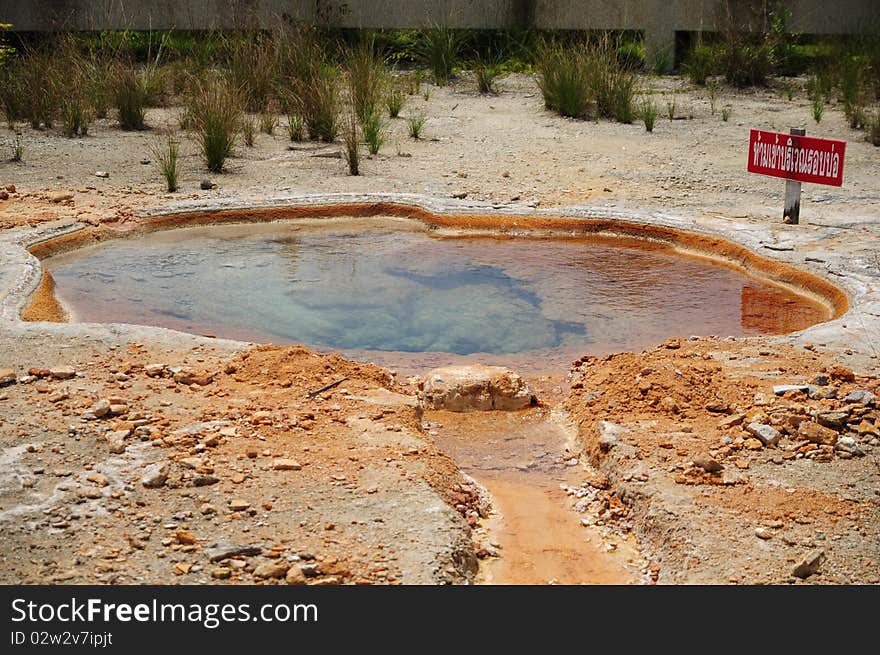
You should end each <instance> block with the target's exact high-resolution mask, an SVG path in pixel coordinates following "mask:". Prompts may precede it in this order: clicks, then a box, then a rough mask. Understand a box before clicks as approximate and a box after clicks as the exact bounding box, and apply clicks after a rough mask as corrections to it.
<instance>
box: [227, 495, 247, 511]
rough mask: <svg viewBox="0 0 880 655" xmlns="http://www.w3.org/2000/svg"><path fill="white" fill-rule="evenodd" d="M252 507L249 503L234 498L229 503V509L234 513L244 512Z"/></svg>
mask: <svg viewBox="0 0 880 655" xmlns="http://www.w3.org/2000/svg"><path fill="white" fill-rule="evenodd" d="M250 506H251V504H250V503H249V502H248V501H246V500H242V499H241V498H233V499H232V500H230V501H229V509H231V510H232V511H233V512H243V511H245V510H247V509H250Z"/></svg>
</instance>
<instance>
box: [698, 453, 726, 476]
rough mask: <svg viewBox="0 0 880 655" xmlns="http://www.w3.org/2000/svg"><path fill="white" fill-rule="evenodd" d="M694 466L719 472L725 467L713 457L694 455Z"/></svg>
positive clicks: (710, 471) (707, 470) (709, 471)
mask: <svg viewBox="0 0 880 655" xmlns="http://www.w3.org/2000/svg"><path fill="white" fill-rule="evenodd" d="M693 461H694V466H699V467H700V468H701V469H703V470H704V471H706V473H718V472H719V471H721V470H723V469H724V466H723V465H722V464H721V463H720V462H718V461H717V460H714V459H712V458H711V457H694V460H693Z"/></svg>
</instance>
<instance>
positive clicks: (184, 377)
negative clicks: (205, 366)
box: [174, 366, 195, 386]
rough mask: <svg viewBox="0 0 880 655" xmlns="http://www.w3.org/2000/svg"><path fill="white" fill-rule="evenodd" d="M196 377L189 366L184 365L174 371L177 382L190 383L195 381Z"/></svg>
mask: <svg viewBox="0 0 880 655" xmlns="http://www.w3.org/2000/svg"><path fill="white" fill-rule="evenodd" d="M194 379H195V373H194V372H193V370H192V369H191V368H190V367H189V366H183V367H181V368H179V369H177V370H176V371H174V381H175V382H177V384H185V385H187V386H188V385H190V384H192V383H193V380H194Z"/></svg>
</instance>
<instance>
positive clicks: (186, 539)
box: [174, 530, 196, 545]
mask: <svg viewBox="0 0 880 655" xmlns="http://www.w3.org/2000/svg"><path fill="white" fill-rule="evenodd" d="M174 538H175V539H177V543H179V544H184V545H192V544H194V543H196V536H195V535H194V534H193V533H192V532H189V531H187V530H178V531H177V532H175V533H174Z"/></svg>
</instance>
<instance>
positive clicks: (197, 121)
mask: <svg viewBox="0 0 880 655" xmlns="http://www.w3.org/2000/svg"><path fill="white" fill-rule="evenodd" d="M242 104H243V103H242V99H241V96H240V94H239V92H238V89H236V88H234V87H233V86H232V85H231V84H230V83H229V82H228V81H227V80H225V79H222V78H208V79H207V80H197V81H196V82H195V83H194V91H193V93H192V95H191V96H190V98H189V99H188V103H187V115H188V118H189V124H190V125H191V126H192V129H193V130H194V131H195V134H196V139H197V140H198V142H199V146H200V147H201V151H202V156H203V157H204V160H205V165H206V166H207V168H208V170H209V171H211V172H212V173H220V172H222V171H223V165H224V163H225V162H226V159H227V158H228V157H229V156H231V155H232V151H233V149H234V148H235V142H236V137H237V135H238V130H239V126H240V125H241V118H242V110H241V107H242Z"/></svg>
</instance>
